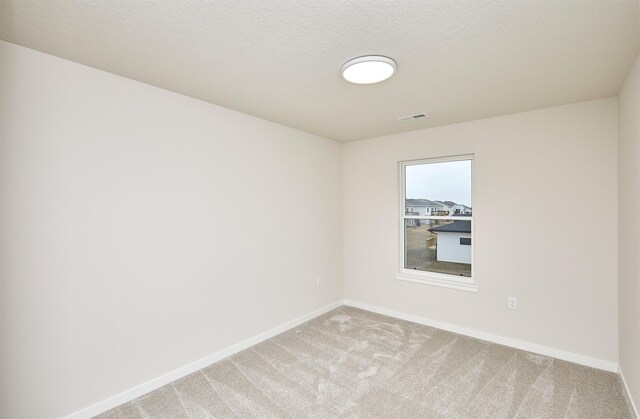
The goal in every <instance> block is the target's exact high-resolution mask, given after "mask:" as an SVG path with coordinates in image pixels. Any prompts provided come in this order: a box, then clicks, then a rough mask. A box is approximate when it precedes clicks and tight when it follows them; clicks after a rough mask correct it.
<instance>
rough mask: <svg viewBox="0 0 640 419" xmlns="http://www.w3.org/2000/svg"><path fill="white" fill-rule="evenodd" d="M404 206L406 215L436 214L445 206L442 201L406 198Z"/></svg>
mask: <svg viewBox="0 0 640 419" xmlns="http://www.w3.org/2000/svg"><path fill="white" fill-rule="evenodd" d="M404 206H405V211H406V215H435V213H436V212H438V211H442V208H443V205H442V204H441V203H439V202H435V201H430V200H428V199H406V200H405V205H404Z"/></svg>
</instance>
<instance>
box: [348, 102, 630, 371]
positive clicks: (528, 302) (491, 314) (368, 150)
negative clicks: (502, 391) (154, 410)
mask: <svg viewBox="0 0 640 419" xmlns="http://www.w3.org/2000/svg"><path fill="white" fill-rule="evenodd" d="M435 111H437V110H434V112H435ZM617 137H618V121H617V100H616V98H610V99H604V100H597V101H591V102H583V103H577V104H572V105H567V106H560V107H555V108H547V109H542V110H538V111H533V112H526V113H519V114H513V115H508V116H503V117H498V118H491V119H484V120H479V121H473V122H467V123H462V124H456V125H450V126H444V127H439V128H433V129H427V130H421V131H414V132H409V133H404V134H399V135H390V136H385V137H380V138H374V139H369V140H363V141H357V142H351V143H347V144H345V146H344V149H343V164H344V166H343V173H344V198H343V202H344V254H345V259H344V267H345V270H344V280H345V298H347V299H350V300H355V301H358V302H361V303H365V304H370V305H374V306H379V307H382V308H386V309H389V310H394V311H397V312H403V313H407V314H410V315H414V316H421V317H425V318H429V319H432V320H437V321H440V322H445V323H449V324H453V325H457V326H461V327H465V328H469V329H475V330H477V331H482V332H487V333H493V334H496V335H501V336H506V337H509V338H512V339H518V340H521V341H526V342H531V343H535V344H538V345H544V346H548V347H551V348H555V349H560V350H564V351H569V352H573V353H577V354H581V355H584V356H588V357H592V358H596V359H599V360H604V361H610V362H617V359H618V347H617V341H618V336H617V327H618V325H617V311H618V307H617V286H616V281H617V208H616V207H617V205H616V204H617V200H618V197H617V180H616V178H617V167H616V164H617ZM471 153H473V154H475V157H474V160H473V164H474V187H475V191H474V202H473V204H474V205H473V215H474V224H475V226H474V228H475V230H474V234H475V236H474V237H473V248H474V250H475V260H474V261H475V264H474V266H473V272H474V277H475V279H476V280H477V283H478V286H479V293H477V294H476V293H469V292H463V291H459V290H452V289H447V288H440V287H435V286H429V285H424V284H417V283H413V282H407V281H399V280H396V279H395V273H396V270H397V266H398V261H397V257H398V237H399V234H398V231H397V229H398V220H397V217H398V213H399V210H398V207H397V205H398V204H397V203H398V161H402V160H412V159H424V158H432V157H441V156H450V155H461V154H471ZM362 202H367V203H368V204H370V208H373V209H375V210H372V211H367V212H364V213H363V212H360V211H358V208H360V205H361V203H362ZM594 202H598V203H605V204H602V205H594ZM541 205H544V206H545V207H546V208H547V209H546V210H545V211H542V212H539V211H538V209H539V207H540V206H541ZM576 208H580V210H579V211H576ZM505 209H508V210H505ZM636 213H637V212H636ZM372 255H375V257H371V256H372ZM508 296H515V297H517V298H518V302H519V309H518V310H508V309H507V297H508Z"/></svg>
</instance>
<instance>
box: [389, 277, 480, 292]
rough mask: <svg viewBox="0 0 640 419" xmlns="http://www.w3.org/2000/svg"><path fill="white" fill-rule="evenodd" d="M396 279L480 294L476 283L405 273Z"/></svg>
mask: <svg viewBox="0 0 640 419" xmlns="http://www.w3.org/2000/svg"><path fill="white" fill-rule="evenodd" d="M396 279H399V280H401V281H409V282H415V283H418V284H425V285H434V286H436V287H443V288H451V289H454V290H460V291H467V292H478V285H477V284H475V283H464V282H461V281H456V280H450V279H440V278H432V277H426V276H422V275H410V274H405V273H397V274H396Z"/></svg>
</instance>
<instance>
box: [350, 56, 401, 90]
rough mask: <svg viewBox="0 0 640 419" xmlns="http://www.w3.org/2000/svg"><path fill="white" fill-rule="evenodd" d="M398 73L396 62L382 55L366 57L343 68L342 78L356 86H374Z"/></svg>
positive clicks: (359, 58) (352, 61)
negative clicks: (373, 84)
mask: <svg viewBox="0 0 640 419" xmlns="http://www.w3.org/2000/svg"><path fill="white" fill-rule="evenodd" d="M395 71H396V62H395V61H393V60H392V59H391V58H388V57H383V56H381V55H366V56H364V57H358V58H354V59H353V60H349V61H347V62H346V63H344V65H343V66H342V77H344V79H345V80H346V81H348V82H351V83H355V84H372V83H378V82H381V81H383V80H386V79H388V78H389V77H391V76H392V75H393V73H394V72H395Z"/></svg>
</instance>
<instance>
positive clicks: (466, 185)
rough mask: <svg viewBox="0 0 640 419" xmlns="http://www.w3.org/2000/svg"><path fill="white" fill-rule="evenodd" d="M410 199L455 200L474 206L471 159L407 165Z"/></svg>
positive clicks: (407, 184)
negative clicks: (472, 199)
mask: <svg viewBox="0 0 640 419" xmlns="http://www.w3.org/2000/svg"><path fill="white" fill-rule="evenodd" d="M406 169H407V174H406V188H407V196H406V197H407V198H408V199H420V198H423V199H430V200H432V201H454V202H456V203H458V204H464V205H466V206H468V207H472V205H471V204H472V203H471V160H463V161H451V162H442V163H426V164H415V165H410V166H406Z"/></svg>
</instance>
